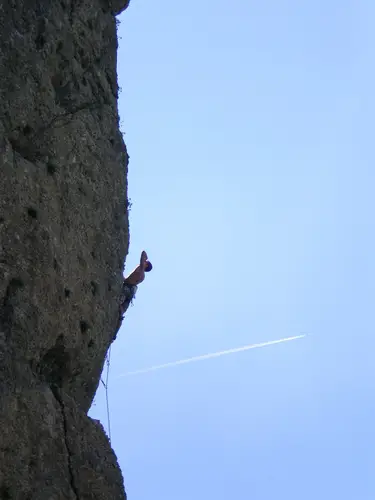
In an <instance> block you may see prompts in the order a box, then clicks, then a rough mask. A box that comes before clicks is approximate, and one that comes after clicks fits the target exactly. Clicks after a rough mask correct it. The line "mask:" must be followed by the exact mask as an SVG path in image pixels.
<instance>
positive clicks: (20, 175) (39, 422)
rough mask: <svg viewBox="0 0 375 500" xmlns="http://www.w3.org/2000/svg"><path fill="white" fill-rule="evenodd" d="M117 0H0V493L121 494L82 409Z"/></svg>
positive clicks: (98, 305) (119, 188)
mask: <svg viewBox="0 0 375 500" xmlns="http://www.w3.org/2000/svg"><path fill="white" fill-rule="evenodd" d="M127 5H128V2H127V1H125V0H121V1H120V0H118V1H117V0H113V1H111V0H90V1H89V0H54V1H52V0H0V103H1V106H0V426H1V432H0V499H1V500H2V499H4V500H6V499H7V500H10V499H14V500H60V499H66V498H67V499H87V500H89V499H103V500H110V499H124V498H125V497H126V495H125V491H124V487H123V480H122V475H121V471H120V469H119V466H118V463H117V459H116V456H115V454H114V453H113V451H112V449H111V447H110V444H109V442H108V439H107V437H106V435H105V433H104V431H103V428H102V427H101V425H100V424H99V423H98V422H96V421H94V420H92V419H90V418H89V417H88V416H87V412H88V409H89V407H90V405H91V403H92V400H93V397H94V394H95V391H96V389H97V386H98V383H99V378H100V374H101V371H102V368H103V363H104V358H105V354H106V351H107V349H108V346H109V345H110V343H111V341H112V340H113V338H114V336H115V329H116V324H117V321H118V296H119V293H120V289H121V284H122V269H123V263H124V259H125V256H126V254H127V251H128V241H129V238H128V214H127V164H128V156H127V153H126V149H125V145H124V143H123V140H122V136H121V134H120V132H119V127H118V113H117V96H118V86H117V76H116V52H117V37H116V22H115V17H114V15H115V14H118V13H120V12H121V11H122V10H123V9H125V8H126V7H127Z"/></svg>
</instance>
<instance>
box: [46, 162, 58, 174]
mask: <svg viewBox="0 0 375 500" xmlns="http://www.w3.org/2000/svg"><path fill="white" fill-rule="evenodd" d="M55 172H56V167H55V165H53V164H52V163H47V173H48V174H49V175H53V174H54V173H55Z"/></svg>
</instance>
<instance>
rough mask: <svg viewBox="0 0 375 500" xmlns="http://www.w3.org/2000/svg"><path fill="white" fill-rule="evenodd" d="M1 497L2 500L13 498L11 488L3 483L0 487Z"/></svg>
mask: <svg viewBox="0 0 375 500" xmlns="http://www.w3.org/2000/svg"><path fill="white" fill-rule="evenodd" d="M0 498H1V500H11V498H12V497H11V494H10V489H9V488H8V486H7V485H6V484H2V485H1V488H0Z"/></svg>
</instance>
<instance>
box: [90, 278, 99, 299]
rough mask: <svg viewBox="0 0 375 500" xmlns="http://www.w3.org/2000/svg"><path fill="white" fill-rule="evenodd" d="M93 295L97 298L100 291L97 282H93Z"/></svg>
mask: <svg viewBox="0 0 375 500" xmlns="http://www.w3.org/2000/svg"><path fill="white" fill-rule="evenodd" d="M90 284H91V293H92V294H93V295H94V296H95V295H96V293H97V291H98V285H97V284H96V283H95V281H91V283H90Z"/></svg>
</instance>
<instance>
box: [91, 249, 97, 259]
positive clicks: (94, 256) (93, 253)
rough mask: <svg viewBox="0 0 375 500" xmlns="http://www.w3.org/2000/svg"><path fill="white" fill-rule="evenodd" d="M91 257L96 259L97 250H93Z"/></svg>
mask: <svg viewBox="0 0 375 500" xmlns="http://www.w3.org/2000/svg"><path fill="white" fill-rule="evenodd" d="M91 257H92V258H93V259H94V260H95V259H96V253H95V250H92V251H91Z"/></svg>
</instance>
